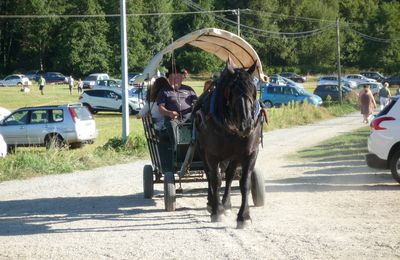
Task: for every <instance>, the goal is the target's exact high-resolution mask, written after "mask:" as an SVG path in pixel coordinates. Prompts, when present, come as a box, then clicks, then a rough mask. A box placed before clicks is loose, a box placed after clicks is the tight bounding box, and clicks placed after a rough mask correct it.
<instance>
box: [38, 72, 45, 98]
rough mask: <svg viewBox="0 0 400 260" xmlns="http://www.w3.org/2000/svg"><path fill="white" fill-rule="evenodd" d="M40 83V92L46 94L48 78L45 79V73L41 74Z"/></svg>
mask: <svg viewBox="0 0 400 260" xmlns="http://www.w3.org/2000/svg"><path fill="white" fill-rule="evenodd" d="M38 83H39V90H40V94H42V95H44V85H45V84H46V80H45V79H44V77H43V75H40V78H39V80H38Z"/></svg>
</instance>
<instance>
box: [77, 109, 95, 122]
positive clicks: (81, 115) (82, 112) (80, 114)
mask: <svg viewBox="0 0 400 260" xmlns="http://www.w3.org/2000/svg"><path fill="white" fill-rule="evenodd" d="M72 109H73V110H74V112H75V115H76V117H77V118H78V119H79V120H91V119H93V117H92V114H91V113H90V112H89V110H87V108H86V107H72Z"/></svg>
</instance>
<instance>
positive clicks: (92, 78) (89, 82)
mask: <svg viewBox="0 0 400 260" xmlns="http://www.w3.org/2000/svg"><path fill="white" fill-rule="evenodd" d="M105 79H110V77H109V76H108V74H107V73H93V74H90V75H89V76H87V77H86V78H85V79H84V80H83V88H86V89H87V88H93V87H94V85H96V82H97V81H98V80H105Z"/></svg>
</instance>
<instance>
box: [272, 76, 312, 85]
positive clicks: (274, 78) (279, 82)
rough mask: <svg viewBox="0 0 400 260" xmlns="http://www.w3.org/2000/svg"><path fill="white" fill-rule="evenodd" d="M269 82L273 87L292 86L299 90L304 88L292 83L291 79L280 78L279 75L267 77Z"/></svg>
mask: <svg viewBox="0 0 400 260" xmlns="http://www.w3.org/2000/svg"><path fill="white" fill-rule="evenodd" d="M269 82H270V83H271V84H273V85H280V86H286V85H289V86H293V87H299V88H304V86H303V85H302V84H300V83H297V82H294V81H293V80H291V79H288V78H285V77H282V76H281V75H279V74H272V75H270V76H269Z"/></svg>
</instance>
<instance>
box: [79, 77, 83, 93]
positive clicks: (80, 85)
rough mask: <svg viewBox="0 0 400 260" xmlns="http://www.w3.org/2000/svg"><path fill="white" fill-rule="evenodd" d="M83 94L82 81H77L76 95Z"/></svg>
mask: <svg viewBox="0 0 400 260" xmlns="http://www.w3.org/2000/svg"><path fill="white" fill-rule="evenodd" d="M82 92H83V81H82V79H79V80H78V94H79V93H82Z"/></svg>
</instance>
